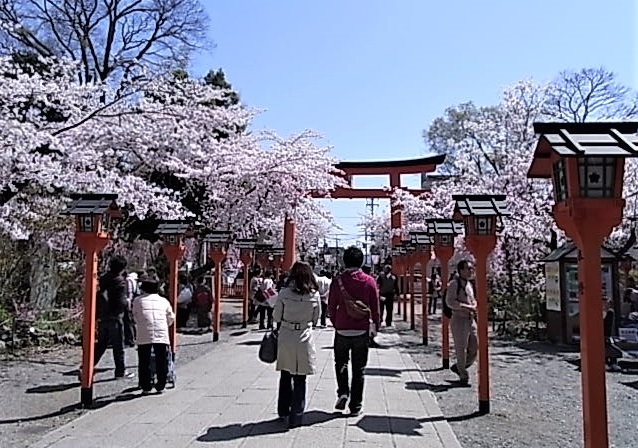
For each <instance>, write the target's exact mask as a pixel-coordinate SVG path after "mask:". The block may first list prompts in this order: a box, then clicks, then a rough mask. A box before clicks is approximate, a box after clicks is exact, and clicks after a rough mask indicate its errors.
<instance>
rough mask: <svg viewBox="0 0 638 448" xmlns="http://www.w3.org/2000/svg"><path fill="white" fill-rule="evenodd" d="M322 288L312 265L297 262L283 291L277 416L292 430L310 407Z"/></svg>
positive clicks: (278, 310)
mask: <svg viewBox="0 0 638 448" xmlns="http://www.w3.org/2000/svg"><path fill="white" fill-rule="evenodd" d="M318 289H319V285H317V281H316V280H315V276H314V273H313V272H312V268H311V267H310V265H309V264H308V263H304V262H296V263H295V264H294V265H293V267H292V269H291V271H290V276H289V277H288V279H287V281H286V286H285V287H284V288H282V289H281V290H280V291H279V294H278V296H277V301H276V302H275V308H274V312H273V318H274V320H275V322H276V323H277V329H278V330H277V331H278V333H279V337H278V346H277V370H278V371H280V372H281V374H280V375H281V376H280V377H279V397H278V400H277V413H278V414H279V416H280V417H282V418H288V424H289V426H291V427H295V426H299V425H301V424H302V420H303V412H304V409H305V407H306V376H307V375H313V374H314V373H315V370H316V350H315V344H314V340H313V337H312V328H313V326H315V325H316V324H317V319H318V318H319V309H320V308H319V307H320V305H319V302H320V297H319V292H318Z"/></svg>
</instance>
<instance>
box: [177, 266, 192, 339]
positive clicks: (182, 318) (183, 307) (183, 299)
mask: <svg viewBox="0 0 638 448" xmlns="http://www.w3.org/2000/svg"><path fill="white" fill-rule="evenodd" d="M192 302H193V287H192V286H191V285H190V284H189V283H188V277H186V276H185V275H180V277H179V287H178V293H177V310H176V317H175V319H176V324H175V325H177V328H178V329H179V330H181V329H184V328H186V327H187V326H188V318H189V317H190V314H191V304H192Z"/></svg>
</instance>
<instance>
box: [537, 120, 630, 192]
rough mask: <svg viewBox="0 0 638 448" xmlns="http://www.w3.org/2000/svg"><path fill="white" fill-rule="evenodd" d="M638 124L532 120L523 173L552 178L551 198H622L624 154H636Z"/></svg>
mask: <svg viewBox="0 0 638 448" xmlns="http://www.w3.org/2000/svg"><path fill="white" fill-rule="evenodd" d="M637 131H638V123H636V122H618V123H605V122H600V123H534V132H536V133H537V134H540V135H541V136H540V138H539V140H538V143H537V145H536V149H535V151H534V160H533V161H532V164H531V166H530V169H529V171H528V174H527V176H528V177H530V178H552V181H553V186H554V201H555V202H556V203H557V204H558V203H561V202H565V201H567V200H569V199H613V198H620V197H622V184H623V175H624V166H625V165H624V159H625V157H637V156H638V146H637V145H638V136H637V135H636V132H637Z"/></svg>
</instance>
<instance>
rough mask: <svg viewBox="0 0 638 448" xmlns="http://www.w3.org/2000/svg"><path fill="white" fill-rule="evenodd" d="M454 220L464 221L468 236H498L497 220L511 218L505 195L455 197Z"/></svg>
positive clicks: (453, 197)
mask: <svg viewBox="0 0 638 448" xmlns="http://www.w3.org/2000/svg"><path fill="white" fill-rule="evenodd" d="M452 199H453V200H454V201H456V205H455V207H454V219H455V220H459V219H462V220H463V223H464V224H465V234H466V236H472V235H476V236H492V235H496V229H497V218H500V217H502V216H509V215H510V212H509V211H508V209H507V203H506V201H505V195H486V194H474V195H453V196H452Z"/></svg>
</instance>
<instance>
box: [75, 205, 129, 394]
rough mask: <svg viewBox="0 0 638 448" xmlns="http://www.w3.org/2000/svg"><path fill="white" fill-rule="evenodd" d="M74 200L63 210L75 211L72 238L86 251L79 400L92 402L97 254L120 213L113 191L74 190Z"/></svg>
mask: <svg viewBox="0 0 638 448" xmlns="http://www.w3.org/2000/svg"><path fill="white" fill-rule="evenodd" d="M71 199H72V200H73V202H72V203H71V204H70V206H69V207H68V208H67V209H66V210H65V211H64V212H62V213H63V214H64V215H75V217H76V230H75V240H76V243H77V245H78V247H79V248H80V249H81V250H82V251H83V252H84V254H85V276H84V282H85V283H84V320H83V327H82V372H81V374H82V375H81V376H82V384H81V389H80V403H81V404H82V406H85V407H87V406H90V405H91V404H93V372H94V369H93V363H94V360H95V323H96V320H95V317H96V316H95V309H96V296H97V287H98V285H97V280H98V260H97V256H98V254H99V253H100V252H101V251H102V249H104V247H106V245H107V244H108V242H109V234H108V230H109V226H110V220H111V218H116V217H119V216H120V211H119V207H118V206H117V204H116V203H115V200H116V199H117V195H116V194H85V195H81V194H73V195H71Z"/></svg>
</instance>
